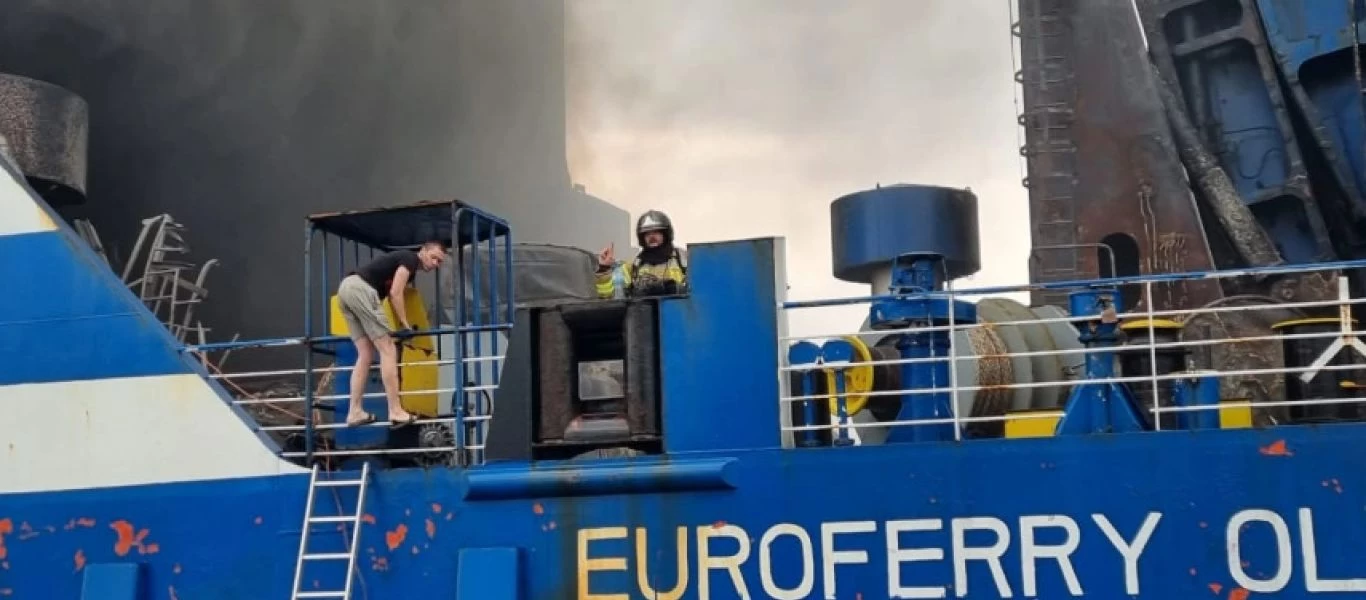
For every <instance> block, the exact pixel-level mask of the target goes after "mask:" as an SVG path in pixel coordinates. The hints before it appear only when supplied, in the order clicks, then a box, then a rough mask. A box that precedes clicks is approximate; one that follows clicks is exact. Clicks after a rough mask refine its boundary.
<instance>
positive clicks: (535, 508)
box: [531, 502, 545, 515]
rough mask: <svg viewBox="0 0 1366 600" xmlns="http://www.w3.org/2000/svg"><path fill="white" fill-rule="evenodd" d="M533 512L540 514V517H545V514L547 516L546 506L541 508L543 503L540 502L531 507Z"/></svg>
mask: <svg viewBox="0 0 1366 600" xmlns="http://www.w3.org/2000/svg"><path fill="white" fill-rule="evenodd" d="M531 512H533V513H535V514H538V515H543V514H545V507H544V506H541V503H540V502H537V503H535V504H532V505H531Z"/></svg>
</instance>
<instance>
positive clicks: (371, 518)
mask: <svg viewBox="0 0 1366 600" xmlns="http://www.w3.org/2000/svg"><path fill="white" fill-rule="evenodd" d="M360 522H361V523H365V524H366V525H374V524H375V515H372V514H369V513H366V514H363V515H361V517H360Z"/></svg>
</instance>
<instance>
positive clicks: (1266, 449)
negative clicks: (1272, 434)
mask: <svg viewBox="0 0 1366 600" xmlns="http://www.w3.org/2000/svg"><path fill="white" fill-rule="evenodd" d="M1257 451H1258V452H1261V453H1262V455H1263V456H1294V455H1295V453H1294V452H1291V451H1290V450H1289V449H1288V448H1286V447H1285V440H1276V441H1274V442H1271V443H1270V444H1267V445H1265V446H1262V447H1261V448H1259V449H1258V450H1257Z"/></svg>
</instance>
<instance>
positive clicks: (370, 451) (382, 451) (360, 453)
mask: <svg viewBox="0 0 1366 600" xmlns="http://www.w3.org/2000/svg"><path fill="white" fill-rule="evenodd" d="M456 450H459V448H456V447H455V446H434V447H431V448H376V449H368V450H314V451H313V456H368V455H378V454H426V453H428V452H455V451H456ZM280 456H283V457H286V458H304V457H305V456H308V453H307V452H281V453H280Z"/></svg>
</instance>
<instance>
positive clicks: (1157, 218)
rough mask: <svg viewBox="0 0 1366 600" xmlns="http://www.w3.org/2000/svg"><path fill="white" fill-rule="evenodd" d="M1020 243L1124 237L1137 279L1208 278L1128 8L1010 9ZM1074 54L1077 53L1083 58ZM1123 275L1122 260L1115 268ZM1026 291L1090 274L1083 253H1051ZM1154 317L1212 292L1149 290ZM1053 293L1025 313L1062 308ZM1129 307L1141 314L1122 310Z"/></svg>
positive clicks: (1194, 212)
mask: <svg viewBox="0 0 1366 600" xmlns="http://www.w3.org/2000/svg"><path fill="white" fill-rule="evenodd" d="M1019 6H1020V23H1019V35H1020V37H1021V55H1022V61H1021V66H1022V70H1021V75H1020V79H1021V81H1022V83H1023V87H1024V90H1025V93H1024V96H1025V98H1024V101H1025V102H1024V104H1025V113H1024V115H1022V117H1021V121H1022V122H1023V123H1024V125H1025V128H1026V146H1025V148H1024V149H1023V150H1022V152H1023V153H1024V154H1025V155H1026V157H1027V158H1028V160H1029V180H1028V183H1029V187H1030V214H1031V234H1032V237H1033V244H1034V245H1035V246H1055V247H1056V246H1066V245H1068V244H1098V243H1105V240H1106V239H1107V236H1111V235H1112V234H1120V235H1127V236H1130V237H1132V239H1133V242H1134V243H1135V245H1136V246H1137V260H1136V261H1135V262H1136V265H1135V266H1136V267H1137V270H1138V272H1139V273H1172V272H1180V271H1200V270H1211V269H1213V268H1214V266H1215V265H1214V262H1213V258H1212V256H1211V253H1210V249H1209V243H1208V241H1207V240H1206V238H1205V233H1204V230H1203V227H1202V225H1201V219H1200V215H1199V212H1198V209H1197V207H1196V205H1195V202H1194V198H1193V196H1192V195H1191V193H1190V190H1189V188H1188V187H1187V183H1186V180H1185V176H1184V171H1183V169H1182V167H1181V163H1180V161H1179V159H1178V158H1177V153H1176V149H1175V146H1174V145H1173V143H1172V140H1171V137H1170V134H1169V129H1168V126H1167V119H1166V116H1165V114H1164V113H1163V109H1162V104H1161V102H1160V100H1159V99H1158V97H1157V94H1156V92H1155V87H1154V81H1153V77H1152V72H1151V70H1150V69H1149V67H1148V64H1147V60H1146V59H1145V57H1144V47H1143V40H1142V38H1141V35H1140V31H1139V27H1138V21H1137V19H1136V18H1135V17H1134V14H1133V9H1132V6H1131V3H1129V2H1127V1H1125V0H1086V1H1079V0H1020V3H1019ZM1083 49H1084V50H1083ZM1119 262H1120V263H1121V264H1120V267H1119V269H1120V273H1119V274H1121V275H1123V274H1126V273H1125V271H1126V265H1125V264H1124V263H1125V261H1124V260H1120V261H1119ZM1040 263H1041V265H1040V268H1039V269H1038V270H1037V271H1036V272H1035V273H1034V274H1033V279H1034V280H1035V281H1057V280H1065V279H1084V278H1094V277H1096V276H1098V275H1102V274H1103V273H1102V271H1101V270H1100V268H1099V260H1098V257H1097V255H1096V252H1094V251H1081V250H1079V249H1076V250H1053V251H1050V252H1048V253H1047V254H1044V255H1041V257H1040ZM1153 295H1154V296H1155V298H1153V299H1152V302H1151V304H1152V305H1153V307H1154V308H1157V309H1164V308H1172V307H1186V306H1199V305H1203V304H1205V303H1208V302H1211V301H1213V300H1215V299H1217V298H1219V297H1220V296H1221V295H1222V292H1221V291H1220V289H1219V287H1218V286H1217V284H1214V283H1212V282H1195V281H1189V282H1174V283H1171V284H1162V285H1155V286H1154V288H1153ZM1061 300H1062V298H1061V297H1060V296H1058V295H1056V294H1046V293H1043V294H1040V293H1036V294H1034V297H1033V301H1034V302H1035V303H1047V304H1062V302H1061ZM1126 304H1127V305H1128V306H1129V307H1130V308H1140V309H1141V308H1144V307H1146V306H1148V305H1149V304H1150V302H1149V299H1147V298H1143V299H1142V300H1140V301H1138V302H1133V301H1128V300H1126Z"/></svg>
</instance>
